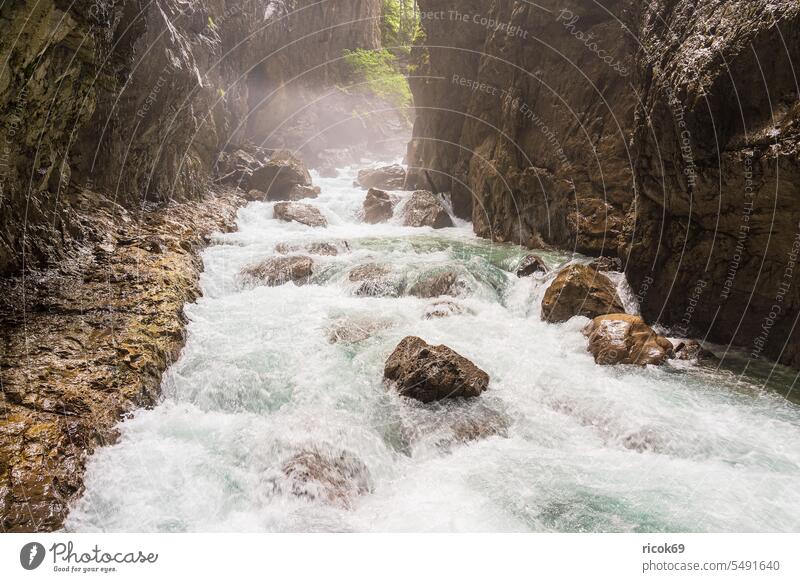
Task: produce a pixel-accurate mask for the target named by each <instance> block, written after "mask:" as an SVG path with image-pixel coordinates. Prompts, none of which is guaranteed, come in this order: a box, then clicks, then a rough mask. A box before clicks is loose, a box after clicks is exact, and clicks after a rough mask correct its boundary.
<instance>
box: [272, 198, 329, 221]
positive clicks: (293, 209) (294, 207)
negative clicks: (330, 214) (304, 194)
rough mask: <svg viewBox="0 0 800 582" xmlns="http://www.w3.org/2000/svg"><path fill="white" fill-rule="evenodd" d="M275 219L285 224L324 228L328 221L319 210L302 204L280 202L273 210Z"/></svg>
mask: <svg viewBox="0 0 800 582" xmlns="http://www.w3.org/2000/svg"><path fill="white" fill-rule="evenodd" d="M273 212H274V213H275V218H277V219H278V220H283V221H284V222H299V223H300V224H305V225H306V226H312V227H324V226H328V221H327V220H326V219H325V217H324V216H322V213H321V212H320V211H319V209H318V208H316V207H314V206H311V205H310V204H303V203H301V202H278V203H276V204H275V208H274V210H273Z"/></svg>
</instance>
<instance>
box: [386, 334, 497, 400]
mask: <svg viewBox="0 0 800 582" xmlns="http://www.w3.org/2000/svg"><path fill="white" fill-rule="evenodd" d="M384 377H385V378H386V379H387V380H389V381H391V382H393V383H394V386H395V388H396V389H397V391H398V392H399V393H400V394H401V395H402V396H406V397H408V398H413V399H415V400H419V401H420V402H425V403H427V402H434V401H436V400H443V399H445V398H475V397H477V396H480V394H481V393H482V392H483V391H484V390H486V389H487V388H488V386H489V375H488V374H487V373H486V372H484V371H483V370H481V369H480V368H478V367H477V366H476V365H475V364H473V363H472V362H471V361H469V360H468V359H467V358H465V357H464V356H462V355H460V354H458V353H456V352H455V351H454V350H452V349H450V348H449V347H447V346H445V345H438V346H432V345H430V344H428V343H427V342H425V340H423V339H421V338H418V337H414V336H409V337H406V338H404V339H403V341H401V342H400V343H399V344H398V346H397V347H396V348H395V350H394V352H392V354H391V355H390V356H389V359H388V360H386V366H385V367H384Z"/></svg>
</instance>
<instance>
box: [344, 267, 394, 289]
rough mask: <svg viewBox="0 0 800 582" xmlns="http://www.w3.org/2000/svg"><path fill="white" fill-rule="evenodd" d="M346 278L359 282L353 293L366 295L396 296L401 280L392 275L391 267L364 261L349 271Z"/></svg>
mask: <svg viewBox="0 0 800 582" xmlns="http://www.w3.org/2000/svg"><path fill="white" fill-rule="evenodd" d="M348 279H350V281H352V282H353V283H360V285H358V287H357V288H356V291H355V294H356V295H359V296H367V297H397V296H398V295H400V291H401V287H402V281H401V280H399V279H398V278H396V277H393V276H392V269H391V268H390V267H389V266H387V265H381V264H379V263H366V264H363V265H359V266H358V267H356V268H354V269H353V270H352V271H350V273H349V275H348Z"/></svg>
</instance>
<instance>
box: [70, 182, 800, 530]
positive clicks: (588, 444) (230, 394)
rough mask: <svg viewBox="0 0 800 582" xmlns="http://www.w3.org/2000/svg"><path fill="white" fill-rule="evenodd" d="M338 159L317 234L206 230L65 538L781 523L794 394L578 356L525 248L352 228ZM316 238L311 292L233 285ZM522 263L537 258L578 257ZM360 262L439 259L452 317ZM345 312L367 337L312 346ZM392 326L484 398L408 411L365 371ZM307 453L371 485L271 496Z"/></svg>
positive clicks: (777, 381)
mask: <svg viewBox="0 0 800 582" xmlns="http://www.w3.org/2000/svg"><path fill="white" fill-rule="evenodd" d="M356 170H357V168H347V169H344V170H343V171H342V172H341V173H340V176H339V177H338V178H336V179H323V178H320V177H318V176H315V183H316V184H318V185H319V186H321V188H322V194H321V195H320V197H319V198H318V199H316V200H306V201H304V202H309V203H310V204H313V205H315V206H317V207H318V208H320V210H321V211H322V212H323V214H324V215H325V216H326V218H327V219H328V222H329V226H328V227H327V228H317V229H313V228H309V227H306V226H302V225H300V224H296V223H284V222H279V221H277V220H274V219H273V218H272V204H270V203H252V204H250V205H249V206H247V207H246V208H244V209H242V210H241V211H240V214H239V220H238V226H239V229H238V231H237V232H234V233H231V234H220V235H218V236H217V237H216V240H215V243H216V244H214V245H213V246H211V247H210V248H208V249H207V250H206V251H205V253H204V255H203V259H204V263H205V272H204V274H203V276H202V280H201V284H202V288H203V297H202V298H201V299H199V300H198V301H197V302H196V303H194V304H191V305H187V306H186V313H187V315H188V317H189V319H190V323H189V326H188V341H187V344H186V347H185V349H184V350H183V353H182V356H181V358H180V360H179V361H178V362H176V363H175V364H174V365H173V366H172V367H171V368H170V370H169V371H168V372H167V374H166V375H165V378H164V381H163V391H164V398H163V402H162V403H161V404H160V405H159V406H157V407H156V408H154V409H153V410H142V411H139V412H137V413H136V414H135V415H134V417H133V418H131V419H129V420H126V421H125V422H123V423H122V424H121V426H120V429H121V438H120V440H119V442H118V443H117V444H116V445H114V446H110V447H106V448H103V449H100V450H98V451H97V452H96V453H95V454H94V456H93V457H92V458H91V459H90V462H89V464H88V470H87V474H86V480H85V482H86V492H85V494H84V496H83V497H82V499H81V500H80V501H79V502H78V503H77V504H76V505H75V506H74V507H73V509H72V511H71V514H70V516H69V519H68V521H67V524H66V529H67V530H68V531H127V532H131V531H147V532H150V531H622V532H628V531H635V532H643V531H798V530H800V407H798V406H797V405H796V404H792V403H791V402H789V401H787V400H786V399H784V398H783V396H782V394H781V393H780V390H764V389H762V387H761V384H760V382H758V381H756V380H753V379H752V378H751V379H748V378H739V377H737V376H736V375H735V374H733V373H731V372H726V371H724V370H723V371H717V370H715V369H714V368H713V367H712V368H703V367H700V366H697V365H694V364H688V363H686V362H670V363H668V364H667V365H665V366H663V367H660V368H647V369H639V368H633V367H601V366H597V365H595V363H594V361H593V359H592V356H591V355H590V354H589V353H588V352H587V351H586V340H585V338H584V337H583V336H582V334H581V329H582V327H583V326H584V325H585V324H586V322H587V320H586V319H584V318H574V319H573V320H571V321H569V322H568V323H566V324H563V325H548V324H546V323H544V322H542V321H541V320H540V316H539V310H540V302H541V297H542V294H543V292H544V289H545V288H546V286H547V284H549V281H550V277H552V275H551V276H550V277H539V278H537V277H533V278H525V279H518V278H517V277H516V276H515V275H514V274H513V268H514V266H515V265H516V263H517V262H518V260H519V259H520V258H521V257H522V256H524V255H525V254H526V251H525V250H524V249H522V248H520V247H514V246H510V245H498V244H492V243H491V242H489V241H485V240H482V239H478V238H476V237H475V236H474V235H473V234H472V230H471V226H470V225H468V224H465V223H463V222H459V223H458V225H457V226H456V227H455V228H449V229H443V230H437V231H434V230H431V229H427V228H407V227H403V226H400V225H399V224H398V223H396V222H395V223H389V224H382V225H367V224H363V223H361V222H359V220H358V218H357V213H358V211H359V209H360V208H361V205H362V203H363V200H364V195H365V192H364V191H363V190H360V189H357V188H354V187H353V186H352V183H353V179H354V176H355V173H356ZM313 241H320V242H325V241H328V242H331V241H332V242H335V241H347V242H348V243H349V246H350V251H351V252H349V253H340V254H339V255H338V256H314V260H315V261H316V263H317V269H316V271H315V275H314V278H313V281H312V283H311V284H308V285H303V286H296V285H295V284H293V283H289V284H286V285H283V286H279V287H266V286H257V287H245V286H243V285H242V283H241V281H240V279H239V277H238V273H239V272H240V271H241V269H242V268H243V267H244V266H246V265H249V264H252V263H254V262H258V261H260V260H263V259H264V258H265V257H268V256H271V255H274V254H275V246H276V244H278V243H290V244H292V243H304V244H305V243H308V242H313ZM541 255H542V256H543V258H544V259H545V260H546V261H547V262H548V264H549V266H550V267H552V268H554V269H557V268H558V267H559V266H561V265H562V264H564V263H566V262H568V261H569V260H576V259H577V260H580V258H578V257H570V256H568V255H567V254H563V253H541ZM374 262H378V263H386V264H390V265H391V267H392V269H393V271H394V273H395V275H396V277H397V278H398V280H405V281H412V280H413V279H414V278H415V277H417V276H418V275H419V274H420V273H422V272H425V271H426V270H431V269H434V268H436V267H443V266H449V267H454V268H456V269H457V270H458V271H459V272H460V273H461V279H462V280H463V282H464V284H465V285H466V288H467V289H468V294H467V295H466V296H465V297H462V298H459V299H457V300H456V301H458V302H459V303H460V304H461V305H462V306H464V307H465V308H467V312H465V313H464V314H461V315H456V316H452V317H446V318H433V319H426V318H425V317H424V314H425V312H426V309H427V308H428V307H429V306H430V305H431V303H433V300H425V299H418V298H416V297H409V296H401V297H395V298H392V297H384V298H376V297H360V296H357V295H356V294H355V293H354V284H353V283H351V282H350V281H349V279H348V277H347V274H348V272H349V271H350V270H351V269H352V268H353V267H354V266H357V265H360V264H364V263H374ZM347 322H351V323H352V322H355V325H359V326H362V327H367V328H369V327H376V326H374V325H373V323H374V322H377V327H376V329H377V331H376V333H375V334H374V335H373V336H372V337H369V338H367V339H364V340H363V341H357V342H350V343H348V342H337V343H331V341H330V340H329V335H330V330H331V329H332V328H333V327H335V326H336V325H341V324H343V323H344V324H347ZM407 335H418V336H420V337H422V338H423V339H425V340H426V341H428V342H430V343H436V344H438V343H443V344H446V345H448V346H450V347H451V348H453V349H455V350H456V351H458V352H459V353H461V354H462V355H464V356H466V357H468V358H469V359H471V360H472V361H473V362H475V363H476V364H477V365H478V366H480V367H481V368H483V369H484V370H486V371H487V372H488V373H489V375H490V377H491V384H490V388H489V390H488V391H487V392H485V393H484V394H483V395H482V396H481V397H480V398H477V399H474V400H472V401H468V402H451V403H448V404H444V405H427V406H426V405H420V404H418V403H415V402H411V401H407V400H404V399H402V398H400V397H399V396H397V395H396V394H395V393H393V392H392V391H389V390H387V388H386V387H385V386H384V384H383V382H382V376H383V366H384V362H385V360H386V358H387V356H388V355H389V354H390V353H391V351H392V350H393V349H394V347H395V346H396V345H397V343H398V342H399V341H400V340H401V339H402V338H403V337H404V336H407ZM779 376H780V374H778V375H775V374H773V377H772V378H771V380H770V384H769V386H770V387H779V386H781V385H782V384H781V382H784V380H782V379H781V378H779ZM789 382H791V378H790V379H789ZM784 383H785V382H784ZM784 387H785V388H788V384H786V385H785V386H784ZM784 392H785V390H784ZM464 419H468V420H470V421H473V422H475V423H478V424H480V423H488V424H489V425H490V426H493V427H494V428H496V429H497V430H496V431H495V432H497V433H498V434H496V435H494V436H488V437H486V438H481V439H478V440H472V441H466V442H462V441H460V440H458V439H456V438H455V437H454V434H453V430H452V427H453V425H454V424H457V423H458V422H460V421H463V420H464ZM309 448H312V449H317V450H330V451H341V450H343V451H347V452H349V453H350V454H352V455H354V456H355V457H357V458H358V459H360V461H361V462H363V463H364V464H365V465H366V467H367V469H368V472H369V481H370V489H371V491H370V492H369V493H366V494H363V495H360V496H358V497H356V498H355V499H354V500H353V502H352V504H350V506H349V507H345V506H341V505H335V504H333V505H332V504H330V503H326V502H325V501H324V500H320V499H310V498H308V497H296V496H294V495H292V494H291V493H290V492H286V491H285V490H281V489H280V488H276V487H275V483H276V479H278V478H279V476H280V475H281V468H282V467H283V466H284V464H285V463H286V461H287V460H288V459H290V458H291V457H292V456H293V455H295V454H296V453H298V452H300V451H303V450H308V449H309Z"/></svg>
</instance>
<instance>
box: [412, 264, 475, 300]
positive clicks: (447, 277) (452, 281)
mask: <svg viewBox="0 0 800 582" xmlns="http://www.w3.org/2000/svg"><path fill="white" fill-rule="evenodd" d="M464 288H465V287H464V283H463V281H460V280H459V278H458V273H456V272H455V271H451V270H445V271H438V272H434V273H427V274H424V275H422V276H421V277H420V278H419V279H417V282H416V283H414V284H413V285H412V286H411V288H409V290H408V294H409V295H414V296H415V297H421V298H423V299H432V298H433V297H441V296H442V295H452V296H454V297H457V296H459V295H461V293H462V292H463V291H464Z"/></svg>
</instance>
